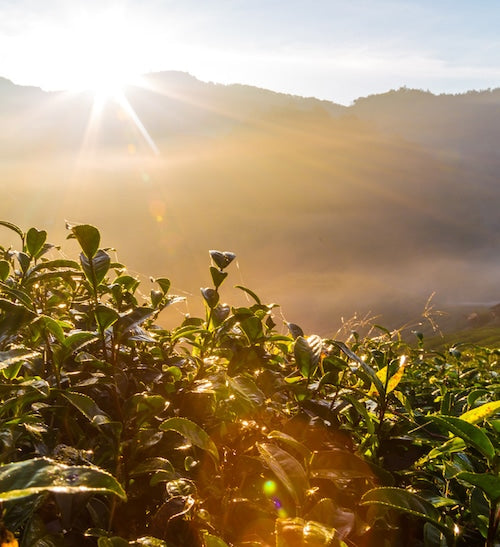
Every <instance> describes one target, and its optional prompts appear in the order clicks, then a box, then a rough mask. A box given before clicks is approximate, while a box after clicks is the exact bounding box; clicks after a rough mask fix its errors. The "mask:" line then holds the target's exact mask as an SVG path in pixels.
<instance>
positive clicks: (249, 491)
mask: <svg viewBox="0 0 500 547" xmlns="http://www.w3.org/2000/svg"><path fill="white" fill-rule="evenodd" d="M1 226H2V230H4V231H5V232H6V233H7V234H9V232H10V234H12V235H13V236H14V238H15V240H16V245H15V246H14V247H12V246H10V245H4V246H1V247H0V464H1V465H0V503H1V508H2V513H1V515H2V527H1V531H0V533H1V534H2V535H1V537H0V540H1V541H2V546H9V547H14V546H15V545H17V544H18V543H19V545H21V546H23V547H24V546H25V547H28V546H39V547H41V546H51V547H52V546H54V547H60V546H75V547H76V546H78V547H81V546H83V547H85V546H87V545H88V546H92V545H98V546H99V547H124V546H127V545H136V546H141V545H142V546H154V547H185V546H193V547H196V546H200V547H201V546H203V547H227V546H234V547H244V546H245V547H251V546H253V547H258V546H259V547H261V546H266V545H267V546H274V545H276V546H277V547H289V546H291V547H293V546H311V547H312V546H323V545H337V546H344V547H345V546H359V547H364V546H377V547H379V546H386V547H393V546H397V545H411V546H419V545H421V546H429V547H430V546H436V547H437V546H448V547H451V546H464V547H465V546H467V547H470V546H473V545H486V546H488V547H493V546H494V545H497V544H498V542H499V541H500V537H499V535H498V528H499V515H500V513H499V502H500V476H499V471H500V468H499V464H500V460H499V450H500V437H499V436H500V419H499V418H498V415H499V413H500V400H499V399H500V397H499V394H500V381H499V375H498V370H499V367H498V359H499V355H500V351H499V350H498V349H494V348H493V349H492V348H484V347H478V346H474V345H471V344H461V343H458V342H457V343H456V344H455V345H454V346H453V347H450V348H449V349H446V350H440V351H432V350H428V349H427V346H426V339H425V338H424V337H423V335H422V334H421V333H420V332H415V333H413V340H414V343H408V342H405V341H403V339H402V338H401V335H400V333H398V332H391V331H388V330H385V329H383V328H382V327H373V330H372V331H371V333H370V335H369V336H365V337H361V336H360V335H359V334H358V333H356V332H352V333H351V334H350V336H349V337H348V339H347V340H337V339H331V338H322V337H320V336H317V335H315V334H308V333H304V332H303V330H302V329H301V328H300V326H298V325H296V324H291V323H288V324H286V325H283V324H282V323H283V321H282V319H281V318H280V312H279V308H278V307H277V306H276V305H275V304H266V303H265V302H263V301H262V300H261V299H260V298H259V296H258V295H257V294H256V293H254V292H253V291H252V290H251V289H249V288H246V287H243V286H238V287H237V290H238V291H239V292H241V293H242V295H243V296H244V297H245V298H246V304H245V305H243V306H242V305H234V306H231V305H229V304H226V303H225V298H226V296H225V295H226V287H227V286H228V284H229V282H228V281H227V280H226V278H227V277H228V275H230V272H231V269H233V270H234V264H235V255H234V254H233V253H232V252H228V251H216V250H212V251H210V252H209V257H210V264H209V276H210V279H211V283H210V286H207V287H204V288H202V289H201V294H200V300H201V301H202V303H203V306H204V312H203V313H202V314H201V316H200V317H193V316H186V317H182V318H181V322H180V324H178V325H175V326H174V327H173V328H171V329H168V330H167V329H165V328H163V327H161V326H159V324H160V319H161V316H163V315H168V314H170V313H171V312H172V310H173V309H175V304H176V303H177V302H178V301H179V300H180V298H179V297H178V296H175V295H173V294H171V293H170V280H169V279H168V278H167V277H157V278H151V281H150V282H149V283H140V282H139V280H138V279H137V278H136V277H135V276H133V275H130V273H129V272H128V271H127V270H126V268H125V266H124V265H122V264H120V263H117V262H115V261H114V260H113V258H112V256H113V254H114V252H113V251H112V250H110V249H109V248H101V237H100V233H99V231H98V230H97V229H96V228H95V227H94V226H91V225H87V224H82V225H68V226H67V229H68V237H69V238H71V239H74V240H76V243H77V245H78V247H79V251H78V253H77V254H76V256H74V257H71V258H68V257H67V256H64V255H62V254H61V252H60V251H59V250H58V248H57V247H54V246H53V245H51V244H49V243H48V242H47V232H46V231H44V230H38V229H35V228H30V229H29V230H28V231H27V232H24V231H23V230H22V229H20V228H19V227H18V226H16V225H14V224H11V223H9V222H1ZM233 274H234V272H233ZM308 313H310V310H308V309H307V307H304V309H303V314H304V316H306V315H307V314H308Z"/></svg>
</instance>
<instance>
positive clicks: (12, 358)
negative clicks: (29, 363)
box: [0, 348, 40, 370]
mask: <svg viewBox="0 0 500 547" xmlns="http://www.w3.org/2000/svg"><path fill="white" fill-rule="evenodd" d="M39 355H40V353H39V352H38V351H33V350H29V349H21V348H19V349H11V350H8V351H0V370H2V369H4V368H7V367H8V366H10V365H13V364H15V363H18V362H19V361H25V360H26V359H31V358H32V357H37V356H39Z"/></svg>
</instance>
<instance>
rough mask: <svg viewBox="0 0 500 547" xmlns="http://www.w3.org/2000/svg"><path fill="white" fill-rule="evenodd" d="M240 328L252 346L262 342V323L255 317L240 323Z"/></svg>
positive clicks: (247, 318)
mask: <svg viewBox="0 0 500 547" xmlns="http://www.w3.org/2000/svg"><path fill="white" fill-rule="evenodd" d="M240 327H241V330H242V331H243V332H244V333H245V334H246V336H247V338H248V341H249V342H250V344H255V343H256V342H258V341H259V340H261V339H262V337H263V335H264V333H263V331H262V321H261V320H260V319H259V318H258V317H256V316H255V315H252V316H250V317H246V318H245V319H243V320H242V321H240Z"/></svg>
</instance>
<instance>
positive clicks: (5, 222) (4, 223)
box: [0, 220, 24, 243]
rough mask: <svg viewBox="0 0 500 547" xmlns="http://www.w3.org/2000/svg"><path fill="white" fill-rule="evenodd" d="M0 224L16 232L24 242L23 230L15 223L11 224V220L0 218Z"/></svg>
mask: <svg viewBox="0 0 500 547" xmlns="http://www.w3.org/2000/svg"><path fill="white" fill-rule="evenodd" d="M0 226H5V227H6V228H9V230H12V231H13V232H16V234H18V235H19V237H20V238H21V241H22V242H23V243H24V232H23V231H22V230H21V228H19V227H18V226H16V225H15V224H12V222H7V221H6V220H0Z"/></svg>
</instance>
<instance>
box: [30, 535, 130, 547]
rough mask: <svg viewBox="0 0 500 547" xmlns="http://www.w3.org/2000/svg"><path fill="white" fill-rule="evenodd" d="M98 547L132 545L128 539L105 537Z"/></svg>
mask: <svg viewBox="0 0 500 547" xmlns="http://www.w3.org/2000/svg"><path fill="white" fill-rule="evenodd" d="M37 547H38V546H37ZM44 547H45V546H44ZM97 547H130V543H129V542H128V541H127V540H126V539H123V538H121V537H118V536H113V537H110V538H108V537H104V536H103V537H100V538H99V539H98V540H97Z"/></svg>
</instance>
